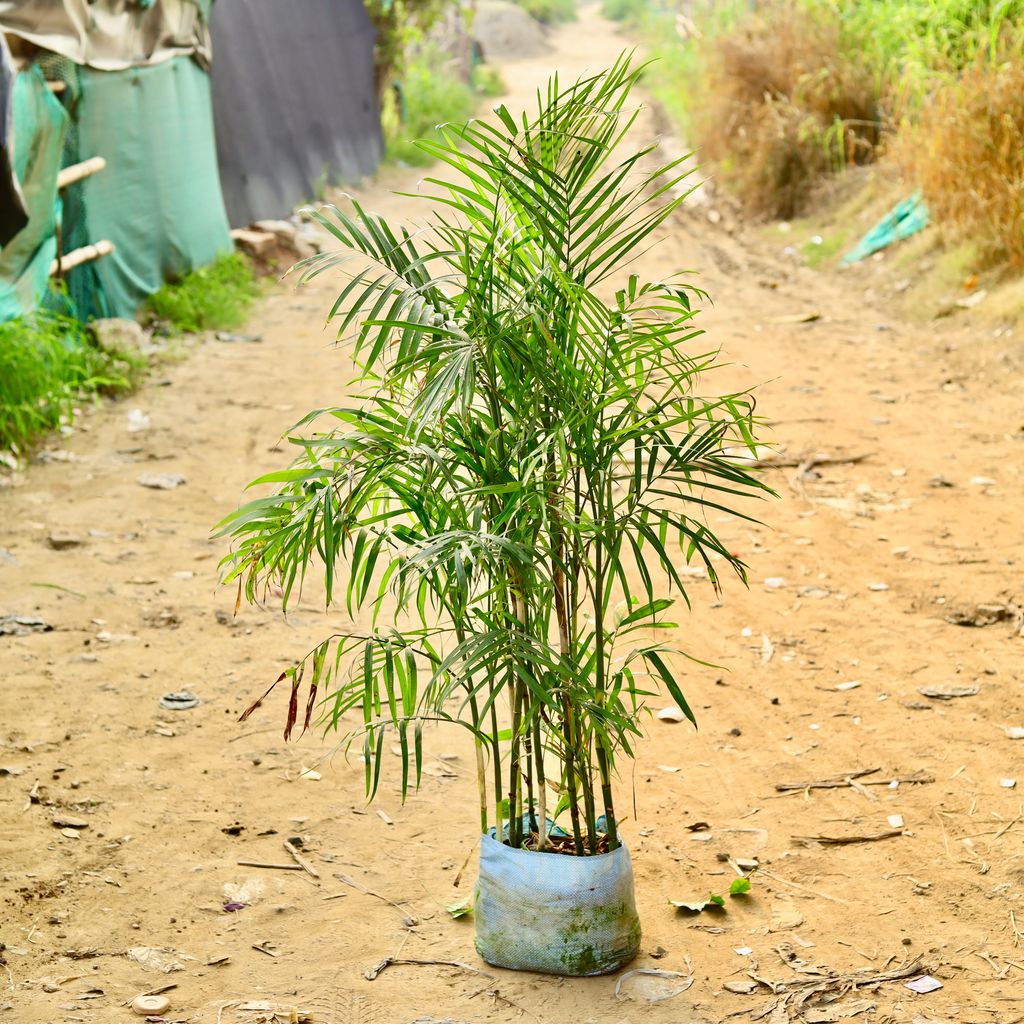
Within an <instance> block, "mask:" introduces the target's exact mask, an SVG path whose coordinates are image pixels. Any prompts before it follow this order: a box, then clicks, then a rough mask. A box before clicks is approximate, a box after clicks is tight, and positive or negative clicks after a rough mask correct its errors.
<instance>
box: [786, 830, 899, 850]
mask: <svg viewBox="0 0 1024 1024" xmlns="http://www.w3.org/2000/svg"><path fill="white" fill-rule="evenodd" d="M901 835H903V829H901V828H889V829H886V830H885V831H884V832H871V833H869V834H867V835H859V836H793V842H794V843H821V844H822V845H823V846H841V845H845V844H848V843H875V842H878V840H879V839H895V838H896V837H897V836H901Z"/></svg>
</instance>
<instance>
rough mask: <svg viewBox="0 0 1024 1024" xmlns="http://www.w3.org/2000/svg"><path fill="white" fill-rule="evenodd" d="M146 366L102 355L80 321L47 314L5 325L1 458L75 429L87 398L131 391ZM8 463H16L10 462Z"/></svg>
mask: <svg viewBox="0 0 1024 1024" xmlns="http://www.w3.org/2000/svg"><path fill="white" fill-rule="evenodd" d="M143 366H144V361H143V359H142V357H140V356H139V355H137V354H135V353H131V352H123V351H111V350H106V349H100V348H98V347H96V345H94V344H93V343H92V341H91V340H90V338H89V335H88V334H87V332H86V330H85V328H84V327H83V326H82V324H80V323H79V322H78V321H77V320H74V319H72V318H71V317H68V316H65V315H63V314H61V313H55V312H50V311H47V310H43V309H40V310H37V311H36V312H34V313H32V314H30V315H28V316H24V317H18V318H17V319H15V320H9V321H7V322H6V323H4V324H0V453H6V452H14V453H15V454H16V455H21V454H24V452H25V450H26V449H27V448H28V447H29V445H30V444H31V443H32V441H33V440H35V439H36V438H37V437H39V436H40V435H42V434H45V433H48V432H49V431H51V430H56V429H57V428H59V427H62V426H68V425H70V424H71V423H72V422H73V420H74V417H75V405H76V403H78V402H79V401H81V400H82V399H83V398H86V397H89V396H95V395H100V394H117V393H120V392H123V391H127V390H129V389H131V388H132V387H133V386H134V385H135V384H136V382H137V380H138V378H139V376H140V375H141V373H142V369H143ZM3 461H4V462H10V460H9V459H6V458H5V459H4V460H3Z"/></svg>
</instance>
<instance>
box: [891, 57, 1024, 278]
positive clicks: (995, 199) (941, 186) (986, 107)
mask: <svg viewBox="0 0 1024 1024" xmlns="http://www.w3.org/2000/svg"><path fill="white" fill-rule="evenodd" d="M900 149H901V153H902V155H903V157H904V160H905V162H906V163H907V165H908V166H909V170H910V174H911V177H912V178H913V179H914V180H915V181H917V182H919V183H920V185H921V188H922V190H923V192H924V195H925V199H926V200H927V202H928V206H929V208H930V210H931V212H932V215H933V217H934V220H935V222H936V223H937V224H938V225H939V228H940V230H942V231H945V232H947V233H948V234H949V235H950V236H952V238H953V239H954V240H957V241H960V240H964V241H970V242H973V243H974V244H975V246H976V247H977V250H978V256H979V258H980V260H981V261H982V262H983V263H985V264H995V263H1003V262H1005V263H1008V264H1009V265H1010V266H1011V267H1013V268H1015V269H1020V268H1021V267H1024V65H1022V64H1021V62H1020V61H1019V60H1009V59H1008V60H1005V61H1002V62H998V63H991V62H989V61H987V60H986V61H984V62H981V61H979V62H978V63H977V64H975V65H974V66H973V67H970V68H968V69H967V70H966V71H964V72H962V73H961V75H960V76H959V78H957V79H954V78H950V79H949V80H948V81H947V82H946V84H944V85H943V86H941V87H940V88H938V89H936V90H935V92H934V93H933V94H932V96H931V97H930V99H929V100H928V101H927V102H926V104H925V106H924V108H923V109H922V111H921V114H920V116H919V118H918V121H917V123H916V125H915V126H914V127H912V128H910V129H908V130H907V131H906V132H905V133H904V136H903V142H902V144H901V147H900Z"/></svg>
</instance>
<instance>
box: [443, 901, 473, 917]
mask: <svg viewBox="0 0 1024 1024" xmlns="http://www.w3.org/2000/svg"><path fill="white" fill-rule="evenodd" d="M444 909H445V910H447V911H448V913H449V914H451V915H452V917H454V918H456V919H458V918H460V917H465V916H466V915H467V914H472V913H473V899H472V897H470V896H467V897H466V898H465V899H464V900H457V901H456V902H455V903H449V904H448V906H447V907H445V908H444Z"/></svg>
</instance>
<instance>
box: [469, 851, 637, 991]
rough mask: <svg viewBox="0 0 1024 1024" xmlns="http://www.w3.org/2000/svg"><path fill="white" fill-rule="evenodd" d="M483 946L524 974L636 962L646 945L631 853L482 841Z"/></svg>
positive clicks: (479, 936)
mask: <svg viewBox="0 0 1024 1024" xmlns="http://www.w3.org/2000/svg"><path fill="white" fill-rule="evenodd" d="M475 908H476V949H477V952H478V953H479V954H480V956H482V957H483V958H484V960H486V961H487V962H488V963H489V964H492V965H493V966H495V967H506V968H509V969H511V970H516V971H540V972H542V973H544V974H560V975H568V976H574V977H587V976H590V975H595V974H609V973H611V972H612V971H617V970H618V969H619V968H620V967H623V966H624V965H625V964H628V963H629V962H630V961H631V960H632V959H633V958H634V957H635V956H636V955H637V953H638V952H639V949H640V919H639V917H638V916H637V912H636V903H635V901H634V897H633V866H632V863H631V861H630V858H629V851H628V850H627V849H626V847H625V846H620V847H619V848H618V849H616V850H612V851H611V852H610V853H602V854H598V855H597V856H592V857H572V856H566V855H564V854H557V853H538V852H534V851H528V850H515V849H512V848H511V847H508V846H505V845H504V844H502V843H499V842H498V841H497V840H496V839H494V838H492V837H491V836H483V837H482V840H481V846H480V876H479V879H478V881H477V889H476V899H475Z"/></svg>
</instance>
